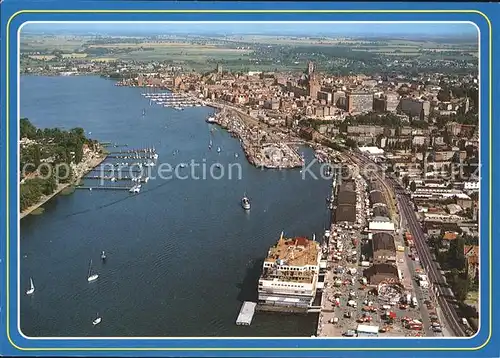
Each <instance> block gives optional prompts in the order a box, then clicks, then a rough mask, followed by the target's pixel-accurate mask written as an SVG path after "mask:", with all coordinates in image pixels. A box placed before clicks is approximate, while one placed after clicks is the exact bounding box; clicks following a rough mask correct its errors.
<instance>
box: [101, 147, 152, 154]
mask: <svg viewBox="0 0 500 358" xmlns="http://www.w3.org/2000/svg"><path fill="white" fill-rule="evenodd" d="M127 153H156V150H155V149H154V148H135V149H127V150H119V151H115V152H109V154H127Z"/></svg>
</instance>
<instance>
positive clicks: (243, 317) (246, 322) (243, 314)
mask: <svg viewBox="0 0 500 358" xmlns="http://www.w3.org/2000/svg"><path fill="white" fill-rule="evenodd" d="M256 306H257V303H255V302H250V301H245V302H243V305H242V306H241V309H240V314H239V315H238V318H237V319H236V324H237V325H238V326H250V324H251V323H252V319H253V315H254V314H255V307H256Z"/></svg>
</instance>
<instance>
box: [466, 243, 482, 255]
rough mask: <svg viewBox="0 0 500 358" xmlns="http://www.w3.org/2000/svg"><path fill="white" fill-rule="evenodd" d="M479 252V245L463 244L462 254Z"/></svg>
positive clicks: (476, 253)
mask: <svg viewBox="0 0 500 358" xmlns="http://www.w3.org/2000/svg"><path fill="white" fill-rule="evenodd" d="M478 254H479V246H477V245H464V255H465V256H474V255H478Z"/></svg>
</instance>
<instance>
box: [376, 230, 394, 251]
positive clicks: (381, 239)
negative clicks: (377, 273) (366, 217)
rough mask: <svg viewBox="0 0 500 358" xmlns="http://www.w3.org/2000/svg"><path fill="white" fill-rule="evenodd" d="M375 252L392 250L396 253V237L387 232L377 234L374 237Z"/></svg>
mask: <svg viewBox="0 0 500 358" xmlns="http://www.w3.org/2000/svg"><path fill="white" fill-rule="evenodd" d="M372 246H373V252H375V251H379V250H390V251H394V252H396V244H395V243H394V237H393V236H392V235H391V234H388V233H386V232H377V233H375V234H373V236H372Z"/></svg>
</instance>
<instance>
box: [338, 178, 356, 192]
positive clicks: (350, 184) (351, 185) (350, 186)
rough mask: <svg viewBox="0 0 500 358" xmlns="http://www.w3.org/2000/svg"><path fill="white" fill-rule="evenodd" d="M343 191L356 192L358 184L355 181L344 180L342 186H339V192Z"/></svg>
mask: <svg viewBox="0 0 500 358" xmlns="http://www.w3.org/2000/svg"><path fill="white" fill-rule="evenodd" d="M342 191H353V192H355V191H356V183H355V182H354V180H350V179H344V180H343V181H342V184H340V185H339V192H342Z"/></svg>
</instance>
